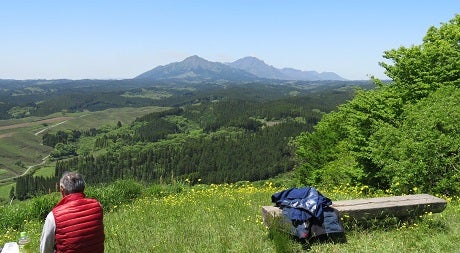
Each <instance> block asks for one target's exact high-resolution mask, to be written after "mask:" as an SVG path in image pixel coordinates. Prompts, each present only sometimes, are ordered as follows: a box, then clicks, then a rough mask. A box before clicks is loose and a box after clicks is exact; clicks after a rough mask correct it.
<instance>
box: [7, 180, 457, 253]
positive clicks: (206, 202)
mask: <svg viewBox="0 0 460 253" xmlns="http://www.w3.org/2000/svg"><path fill="white" fill-rule="evenodd" d="M279 190H281V188H274V187H272V186H271V185H270V184H265V185H263V186H254V185H253V184H246V185H243V186H236V185H211V186H195V187H193V188H189V189H187V190H186V191H185V192H183V193H180V194H173V195H170V196H167V197H164V198H153V197H151V196H149V195H148V194H147V195H144V197H142V198H141V199H138V200H137V201H136V202H134V203H132V204H128V205H121V206H117V207H114V208H113V209H112V211H111V212H109V213H107V214H106V215H105V232H106V243H105V246H106V252H248V253H249V252H307V251H306V249H305V248H304V247H302V245H300V244H299V243H297V242H295V241H292V240H290V239H289V238H287V237H285V235H284V234H278V233H270V232H269V230H268V229H267V228H266V227H265V226H264V225H263V223H262V218H261V212H260V207H261V206H263V205H271V203H270V199H271V194H273V193H275V192H277V191H279ZM341 191H343V190H341ZM322 192H323V193H324V194H325V195H326V196H328V197H330V198H331V199H333V200H334V199H337V198H338V197H340V198H356V197H358V196H356V192H352V193H350V192H337V191H330V192H328V191H327V190H325V191H322ZM41 226H42V224H40V223H37V222H30V223H27V224H26V229H27V230H28V231H29V232H30V234H31V236H32V238H33V247H34V248H36V247H38V241H39V236H40V231H41ZM346 227H347V239H348V242H347V243H345V244H327V243H326V244H315V245H312V246H311V248H310V249H309V251H308V252H458V241H459V240H460V203H459V202H458V201H452V202H450V203H449V204H448V206H447V209H446V210H445V211H444V212H443V213H441V214H426V215H424V216H423V217H421V218H418V219H415V220H414V221H412V222H405V221H400V222H396V223H386V224H384V225H373V226H371V227H367V228H364V227H362V226H356V224H351V223H346ZM18 233H19V232H18V231H11V230H10V231H9V232H8V233H6V234H5V235H4V236H3V237H0V243H4V242H5V240H8V239H9V238H15V237H16V236H17V234H18ZM2 239H3V241H2Z"/></svg>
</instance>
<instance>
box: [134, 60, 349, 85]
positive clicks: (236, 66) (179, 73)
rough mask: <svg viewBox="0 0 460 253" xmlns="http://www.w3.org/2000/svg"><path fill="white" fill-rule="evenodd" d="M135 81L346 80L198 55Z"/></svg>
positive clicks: (154, 71)
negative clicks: (218, 60)
mask: <svg viewBox="0 0 460 253" xmlns="http://www.w3.org/2000/svg"><path fill="white" fill-rule="evenodd" d="M135 79H147V80H180V81H196V82H200V81H201V82H203V81H257V80H260V79H272V80H273V79H275V80H294V81H295V80H298V81H318V80H338V81H345V80H346V79H345V78H343V77H341V76H339V75H337V74H336V73H334V72H323V73H318V72H316V71H302V70H297V69H293V68H283V69H278V68H275V67H273V66H271V65H268V64H266V63H265V62H264V61H262V60H260V59H258V58H256V57H244V58H241V59H239V60H236V61H234V62H231V63H226V64H224V63H219V62H211V61H208V60H205V59H203V58H201V57H199V56H196V55H194V56H190V57H188V58H186V59H185V60H183V61H181V62H174V63H170V64H167V65H165V66H158V67H156V68H154V69H152V70H149V71H147V72H145V73H143V74H140V75H139V76H137V77H135Z"/></svg>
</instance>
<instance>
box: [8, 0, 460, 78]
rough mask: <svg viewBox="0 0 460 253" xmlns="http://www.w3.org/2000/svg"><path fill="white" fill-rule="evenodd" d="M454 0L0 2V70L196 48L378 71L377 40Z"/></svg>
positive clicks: (345, 72)
mask: <svg viewBox="0 0 460 253" xmlns="http://www.w3.org/2000/svg"><path fill="white" fill-rule="evenodd" d="M455 14H460V3H459V2H458V1H454V0H436V1H434V0H378V1H377V0H348V1H347V0H330V1H327V0H324V1H312V0H284V1H282V0H277V1H275V0H228V1H223V0H221V1H219V0H209V1H205V0H183V1H179V0H164V1H135V0H133V1H128V0H126V1H116V0H108V1H105V0H77V1H66V0H65V1H64V0H55V1H52V0H30V1H23V0H15V1H1V2H0V32H1V37H0V79H7V78H11V79H36V78H39V79H57V78H69V79H84V78H94V79H119V78H132V77H135V76H136V75H139V74H141V73H143V72H145V71H147V70H150V69H152V68H154V67H157V66H159V65H166V64H168V63H171V62H177V61H182V60H183V59H184V58H186V57H188V56H191V55H198V56H201V57H203V58H205V59H207V60H210V61H218V62H231V61H235V60H237V59H239V58H242V57H245V56H255V57H257V58H259V59H261V60H263V61H265V63H267V64H269V65H273V66H274V67H277V68H283V67H292V68H297V69H301V70H315V71H318V72H323V71H332V72H335V73H337V74H339V75H341V76H342V77H345V78H347V79H354V80H356V79H368V75H375V76H376V77H378V78H386V77H385V76H384V74H383V72H384V71H383V69H382V68H381V67H380V66H379V65H378V62H380V61H383V60H384V59H383V58H382V55H383V52H384V51H385V50H389V49H393V48H399V47H400V46H406V47H408V46H411V45H419V44H421V43H422V39H423V37H424V35H425V34H426V31H427V30H428V28H429V27H430V26H436V27H438V26H439V25H440V23H447V22H448V21H449V20H451V19H452V18H453V17H454V16H455Z"/></svg>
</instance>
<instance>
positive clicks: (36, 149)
mask: <svg viewBox="0 0 460 253" xmlns="http://www.w3.org/2000/svg"><path fill="white" fill-rule="evenodd" d="M161 110H164V108H161V107H156V106H151V107H141V108H131V107H125V108H116V109H115V108H112V109H107V110H104V111H97V112H80V113H65V114H63V113H55V114H52V115H48V116H46V117H42V118H39V117H28V118H23V119H12V120H1V121H0V126H9V125H14V124H23V123H30V125H29V126H26V127H18V128H14V129H4V130H0V135H2V134H11V136H7V137H3V138H1V139H0V161H1V162H0V170H1V171H2V173H0V180H2V179H7V178H11V177H14V176H17V175H19V174H22V173H23V172H24V171H25V170H26V169H27V167H28V166H30V165H35V164H38V163H41V162H42V159H43V158H44V157H46V156H47V155H49V153H50V152H51V150H52V149H51V148H50V147H47V146H44V145H42V144H41V141H42V134H37V135H35V134H36V133H37V132H40V131H41V130H44V129H45V128H48V131H49V132H55V131H58V130H68V129H70V130H71V129H78V130H81V131H84V130H88V129H90V128H100V127H102V126H107V125H110V126H115V125H116V124H117V122H118V121H120V122H121V123H122V124H130V123H131V122H132V121H134V120H135V119H136V117H140V116H143V115H145V114H148V113H151V112H157V111H161ZM63 116H65V117H71V118H72V119H68V120H67V121H66V122H65V123H63V124H58V123H60V122H62V121H58V122H55V123H47V124H43V123H39V122H38V121H40V120H43V119H50V118H56V117H63ZM2 197H4V196H2V195H0V198H2Z"/></svg>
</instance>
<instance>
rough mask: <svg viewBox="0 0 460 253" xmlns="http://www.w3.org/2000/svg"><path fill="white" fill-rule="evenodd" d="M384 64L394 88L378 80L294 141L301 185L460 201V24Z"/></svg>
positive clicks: (434, 31)
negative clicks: (350, 185)
mask: <svg viewBox="0 0 460 253" xmlns="http://www.w3.org/2000/svg"><path fill="white" fill-rule="evenodd" d="M384 57H385V58H387V59H389V60H391V61H392V63H381V66H383V67H384V68H385V69H386V74H387V75H388V76H389V77H391V78H392V79H393V82H390V83H388V84H384V83H382V82H380V81H379V80H375V82H376V84H377V85H378V87H377V88H376V89H375V90H370V91H360V92H359V93H358V94H357V95H356V97H355V98H353V100H351V101H349V102H347V103H346V104H344V105H341V106H340V107H339V108H338V110H337V111H334V112H332V113H329V114H328V115H326V116H325V117H323V119H322V120H321V121H320V122H319V123H318V125H317V126H316V127H315V131H314V132H311V133H308V132H307V133H303V134H301V135H299V136H298V137H297V138H296V141H295V143H296V145H297V155H298V157H299V159H300V161H301V166H299V168H298V170H297V175H298V177H299V179H300V180H301V182H303V183H309V184H314V183H324V184H332V183H337V182H339V183H354V184H368V185H370V186H373V187H377V188H381V189H388V188H390V189H392V190H394V191H395V192H398V193H411V192H418V191H423V192H434V193H442V194H449V195H453V194H457V195H458V194H459V193H460V189H459V187H458V186H457V185H459V184H458V183H459V176H458V172H459V171H458V168H459V162H460V161H459V156H458V155H459V152H460V151H459V150H460V146H459V145H458V140H459V139H458V127H457V126H456V122H455V121H458V116H459V115H458V112H459V110H460V104H459V103H458V102H457V100H458V98H459V89H460V86H459V84H460V16H459V15H457V16H455V17H454V18H453V19H452V20H451V21H450V22H448V23H445V24H442V25H441V26H440V27H439V28H435V27H431V28H429V30H428V32H427V34H426V36H425V38H424V40H423V44H422V45H416V46H411V47H409V48H406V47H400V48H399V49H393V50H389V51H386V52H385V55H384Z"/></svg>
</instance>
